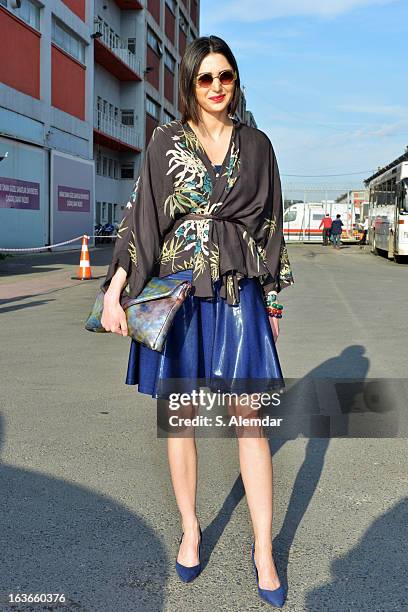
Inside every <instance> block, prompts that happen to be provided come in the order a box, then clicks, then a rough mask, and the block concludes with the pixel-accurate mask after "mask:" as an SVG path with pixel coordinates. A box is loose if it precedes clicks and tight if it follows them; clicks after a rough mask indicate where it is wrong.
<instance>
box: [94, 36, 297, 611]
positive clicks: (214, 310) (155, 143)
mask: <svg viewBox="0 0 408 612" xmlns="http://www.w3.org/2000/svg"><path fill="white" fill-rule="evenodd" d="M240 91H241V90H240V79H239V71H238V66H237V62H236V59H235V57H234V55H233V53H232V51H231V49H230V48H229V46H228V45H227V43H226V42H225V41H223V40H222V39H221V38H219V37H217V36H209V37H207V36H204V37H200V38H197V39H196V40H194V41H193V42H192V43H191V44H190V45H189V46H188V47H187V49H186V51H185V53H184V56H183V59H182V62H181V65H180V78H179V98H180V104H181V107H180V108H181V113H182V118H181V119H180V120H174V121H171V122H169V123H166V124H164V125H159V126H158V127H156V128H155V130H154V132H153V134H152V137H151V139H150V142H149V144H148V147H147V150H146V155H145V161H144V164H143V167H142V171H141V174H140V176H139V179H138V181H137V182H136V184H135V188H134V192H133V194H132V196H131V198H130V201H129V203H128V205H127V210H126V211H125V216H124V218H123V220H122V222H121V224H120V228H119V231H118V238H117V240H116V244H115V249H114V253H113V258H112V262H111V264H110V266H109V269H108V273H107V276H106V279H105V281H104V283H103V284H102V285H101V288H102V289H104V290H105V291H106V293H105V296H104V310H103V315H102V325H103V326H104V327H105V329H106V330H108V331H113V332H116V333H118V334H121V335H126V334H127V325H126V317H125V313H124V311H123V310H122V308H121V306H120V303H119V296H120V292H121V291H122V289H123V287H124V286H125V285H126V284H127V288H128V290H129V292H130V295H131V296H136V295H138V294H139V293H140V291H141V290H142V288H143V286H144V285H145V283H146V281H147V280H148V279H150V278H151V277H153V276H159V277H161V278H162V277H167V278H176V279H188V280H190V281H191V283H192V285H193V291H192V293H191V294H190V295H188V296H187V298H186V299H185V301H184V302H183V303H182V306H181V307H180V309H179V310H178V312H177V315H176V317H175V319H174V322H173V324H172V326H171V328H170V331H169V333H168V336H167V338H166V341H165V346H164V349H163V351H162V352H160V353H159V352H157V351H153V350H151V349H149V348H147V347H146V346H144V345H143V344H140V343H138V342H136V341H134V340H133V339H132V342H131V347H130V354H129V361H128V370H127V377H126V384H138V391H139V392H142V393H147V394H150V395H151V396H152V397H157V398H159V397H160V398H162V396H161V395H160V393H159V389H163V380H164V379H166V381H169V380H171V379H177V380H179V381H180V380H181V381H182V382H183V383H184V382H185V384H186V385H187V383H188V381H189V380H191V379H195V378H199V379H204V380H206V381H207V380H208V381H210V383H211V385H215V387H213V386H211V385H210V387H211V389H213V388H214V389H216V385H217V384H218V383H219V382H220V381H222V380H226V381H232V382H231V385H233V384H234V383H235V382H236V381H237V380H239V381H252V382H254V381H255V383H256V384H258V383H257V379H258V381H261V380H268V381H269V382H273V381H275V380H276V383H277V384H279V386H280V387H281V386H282V385H281V383H282V371H281V367H280V363H279V359H278V355H277V352H276V346H275V342H276V339H277V337H278V333H279V325H278V323H279V312H277V310H279V309H276V307H272V306H271V304H273V303H275V300H276V296H277V294H278V293H279V292H280V291H281V290H282V289H283V288H285V287H287V286H289V285H291V284H293V282H294V281H293V275H292V271H291V266H290V263H289V258H288V253H287V249H286V245H285V240H284V237H283V223H282V217H283V206H282V193H281V184H280V178H279V170H278V165H277V161H276V157H275V153H274V149H273V147H272V144H271V142H270V140H269V138H268V136H267V135H266V134H265V133H264V132H262V131H260V130H258V129H256V128H254V127H249V126H247V125H245V124H243V123H241V122H240V121H239V120H238V119H237V118H236V117H235V116H234V114H235V111H236V109H237V108H238V104H239V101H240ZM259 384H261V382H259ZM168 389H169V388H167V390H168ZM166 397H167V396H166ZM168 397H170V396H168ZM241 397H242V394H241V395H240V396H239V398H241ZM251 397H252V396H251ZM229 409H230V410H232V411H234V410H237V411H238V412H239V411H240V410H243V406H242V405H241V404H240V400H239V399H238V401H237V402H235V403H234V402H233V401H232V402H231V405H230V406H229ZM246 410H248V406H247V407H246ZM191 414H194V412H191ZM248 432H249V430H248ZM248 432H247V433H248ZM244 433H245V432H244ZM238 447H239V460H240V465H241V474H242V479H243V482H244V486H245V490H246V498H247V502H248V505H249V509H250V515H251V519H252V526H253V531H254V535H255V543H254V545H253V546H252V549H251V554H252V560H253V563H254V564H255V567H256V568H257V573H256V579H257V584H258V593H259V595H260V596H261V597H262V598H264V599H265V600H267V601H268V602H269V603H272V604H274V605H278V606H279V607H281V606H282V605H283V604H284V602H285V599H286V585H285V584H284V583H283V582H281V581H280V579H279V576H278V574H277V571H276V567H275V563H274V560H273V554H272V459H271V455H270V448H269V444H268V440H267V438H266V437H264V436H262V435H260V436H257V437H254V436H252V437H251V435H247V436H246V435H243V436H241V437H239V438H238ZM168 458H169V464H170V474H171V478H172V484H173V488H174V492H175V497H176V502H177V505H178V508H179V511H180V515H181V527H182V536H181V540H180V546H179V551H178V555H177V559H176V570H177V572H178V574H179V577H180V578H181V580H183V581H185V582H189V581H191V580H192V579H194V578H195V577H196V576H198V574H199V573H200V572H201V568H202V566H201V544H202V540H203V535H202V532H201V526H200V522H199V519H198V518H197V514H196V501H195V498H196V488H197V475H196V466H197V451H196V446H195V437H194V434H193V435H191V436H190V437H186V436H181V437H180V436H179V437H172V436H169V437H168ZM204 543H205V538H204ZM231 580H233V577H232V576H231Z"/></svg>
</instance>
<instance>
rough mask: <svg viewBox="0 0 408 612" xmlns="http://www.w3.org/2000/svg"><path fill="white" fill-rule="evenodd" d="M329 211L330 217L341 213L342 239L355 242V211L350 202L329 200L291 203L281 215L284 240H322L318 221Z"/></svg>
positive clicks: (356, 236) (356, 234)
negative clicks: (342, 224)
mask: <svg viewBox="0 0 408 612" xmlns="http://www.w3.org/2000/svg"><path fill="white" fill-rule="evenodd" d="M326 213H329V215H330V217H331V218H332V219H335V218H336V215H337V214H340V215H341V220H342V221H343V223H344V227H343V232H342V235H341V239H342V240H348V241H353V242H356V241H357V239H358V232H356V231H355V230H356V222H357V219H356V212H355V207H354V205H353V204H352V203H338V202H334V201H331V200H328V201H326V202H307V203H305V202H300V203H297V204H291V205H290V206H289V207H288V208H286V210H285V212H284V215H283V233H284V236H285V240H287V241H297V242H322V241H323V234H322V229H321V228H319V226H320V222H321V220H322V219H323V217H325V215H326Z"/></svg>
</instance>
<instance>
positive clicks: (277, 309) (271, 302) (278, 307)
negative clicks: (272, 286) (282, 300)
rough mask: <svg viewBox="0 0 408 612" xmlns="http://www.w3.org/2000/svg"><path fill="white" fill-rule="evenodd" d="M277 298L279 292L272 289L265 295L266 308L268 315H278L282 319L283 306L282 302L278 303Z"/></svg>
mask: <svg viewBox="0 0 408 612" xmlns="http://www.w3.org/2000/svg"><path fill="white" fill-rule="evenodd" d="M276 299H277V294H276V292H274V291H270V292H269V293H268V294H267V295H266V296H265V308H266V310H267V312H268V315H269V316H270V317H276V318H277V319H281V318H282V310H283V306H282V304H278V303H277V302H276Z"/></svg>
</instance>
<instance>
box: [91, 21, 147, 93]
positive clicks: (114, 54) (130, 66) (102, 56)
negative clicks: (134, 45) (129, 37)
mask: <svg viewBox="0 0 408 612" xmlns="http://www.w3.org/2000/svg"><path fill="white" fill-rule="evenodd" d="M95 31H97V32H100V33H101V34H102V36H101V37H100V38H95V44H94V53H95V61H96V62H97V63H98V64H100V65H101V66H103V67H104V68H106V70H108V71H109V72H111V73H112V74H114V75H115V76H116V78H118V79H119V80H120V81H141V80H142V77H141V76H140V75H141V74H142V64H141V61H140V59H138V58H137V57H136V55H135V54H134V53H132V52H131V51H129V49H128V48H127V46H126V45H125V43H124V42H123V41H122V39H121V38H120V37H119V36H118V35H117V34H115V32H114V31H113V30H112V29H111V28H110V27H109V26H108V25H107V24H106V23H105V22H104V21H101V20H100V19H95Z"/></svg>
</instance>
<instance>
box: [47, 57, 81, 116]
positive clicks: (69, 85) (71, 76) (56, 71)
mask: <svg viewBox="0 0 408 612" xmlns="http://www.w3.org/2000/svg"><path fill="white" fill-rule="evenodd" d="M51 104H52V105H53V106H56V107H57V108H59V109H61V110H63V111H65V112H66V113H69V114H70V115H74V116H75V117H78V119H82V120H84V119H85V67H84V66H82V64H80V63H79V62H77V61H76V60H75V59H74V58H73V57H70V56H69V55H68V54H67V53H65V52H64V51H62V49H59V48H58V47H56V46H55V45H51Z"/></svg>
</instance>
